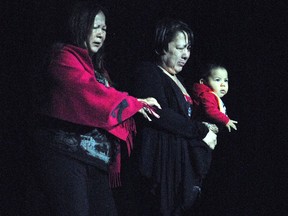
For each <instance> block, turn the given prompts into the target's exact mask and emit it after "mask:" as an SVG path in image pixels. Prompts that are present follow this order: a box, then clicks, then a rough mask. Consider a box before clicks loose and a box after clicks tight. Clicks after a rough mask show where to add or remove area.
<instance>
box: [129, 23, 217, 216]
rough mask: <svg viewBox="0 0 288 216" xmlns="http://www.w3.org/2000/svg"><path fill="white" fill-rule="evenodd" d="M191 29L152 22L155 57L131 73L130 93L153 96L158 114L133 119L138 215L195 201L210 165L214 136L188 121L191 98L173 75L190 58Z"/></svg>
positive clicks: (171, 211)
mask: <svg viewBox="0 0 288 216" xmlns="http://www.w3.org/2000/svg"><path fill="white" fill-rule="evenodd" d="M192 42H193V33H192V31H191V30H190V28H189V27H188V26H187V25H186V24H185V23H183V22H181V21H178V20H170V19H164V20H162V21H160V22H159V23H158V25H157V26H156V34H155V50H154V51H155V56H156V58H155V61H154V62H148V63H147V62H146V63H142V64H141V65H140V66H139V67H138V68H137V70H136V71H135V74H134V75H135V79H134V82H133V84H134V86H135V87H134V90H133V94H134V95H135V96H137V97H147V96H148V95H149V96H150V95H151V96H152V97H155V98H156V99H157V101H158V102H159V104H160V105H161V107H162V109H161V110H159V115H160V116H161V118H159V119H155V120H154V119H153V122H151V123H146V122H143V121H138V122H137V123H138V125H137V127H138V126H139V127H138V128H139V129H138V135H137V136H138V137H137V138H138V139H137V140H138V142H139V143H138V145H137V147H138V148H139V149H138V154H137V155H136V157H137V160H138V169H139V171H140V175H141V181H138V183H139V185H138V187H139V188H141V189H142V191H141V192H140V193H142V194H139V195H138V196H139V197H141V202H140V203H141V206H142V212H141V213H140V215H165V216H171V215H182V213H183V212H185V211H187V210H189V209H190V208H191V207H192V205H193V203H194V202H195V200H196V198H197V196H198V194H199V192H200V190H201V181H202V179H203V178H204V177H205V174H206V173H207V170H208V167H209V161H210V156H211V155H210V152H211V151H210V149H214V147H215V145H216V134H215V133H213V132H212V131H211V130H209V129H208V128H207V127H206V126H205V125H204V124H202V123H200V122H195V121H192V120H191V112H192V100H191V98H190V96H189V95H188V93H187V91H186V89H185V87H184V86H183V83H182V81H181V78H180V77H179V76H178V73H179V72H180V71H182V68H183V66H184V65H185V63H186V62H187V61H188V59H189V56H190V48H191V45H192Z"/></svg>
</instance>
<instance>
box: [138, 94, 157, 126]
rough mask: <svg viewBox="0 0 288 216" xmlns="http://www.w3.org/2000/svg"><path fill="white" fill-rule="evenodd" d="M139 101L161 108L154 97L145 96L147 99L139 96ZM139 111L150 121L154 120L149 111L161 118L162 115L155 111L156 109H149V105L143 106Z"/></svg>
mask: <svg viewBox="0 0 288 216" xmlns="http://www.w3.org/2000/svg"><path fill="white" fill-rule="evenodd" d="M138 101H140V102H141V103H144V104H147V105H149V106H152V107H153V106H156V107H157V108H158V109H161V106H160V104H159V103H158V101H157V100H156V99H155V98H153V97H149V98H145V99H139V98H138ZM138 112H139V113H141V114H142V115H143V116H144V118H146V119H148V121H152V120H151V118H150V117H149V115H148V113H149V114H150V115H152V116H154V117H156V118H160V116H159V115H158V114H157V113H156V112H154V110H152V109H149V108H148V107H143V108H142V109H140V110H139V111H138Z"/></svg>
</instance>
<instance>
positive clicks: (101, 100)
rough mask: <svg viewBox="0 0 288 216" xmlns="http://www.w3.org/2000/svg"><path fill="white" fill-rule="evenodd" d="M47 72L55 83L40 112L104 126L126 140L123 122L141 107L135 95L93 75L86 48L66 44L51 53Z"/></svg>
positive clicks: (79, 122) (74, 121)
mask: <svg viewBox="0 0 288 216" xmlns="http://www.w3.org/2000/svg"><path fill="white" fill-rule="evenodd" d="M49 72H50V74H51V75H52V79H53V80H54V82H55V85H54V86H53V87H52V90H51V98H50V99H49V103H48V104H49V105H48V106H47V107H43V109H42V113H44V114H46V115H48V116H51V117H54V118H58V119H61V120H65V121H68V122H72V123H76V124H82V125H87V126H93V127H98V128H103V129H105V130H107V131H108V132H110V133H111V134H113V135H115V136H116V137H118V138H120V139H122V140H124V141H127V138H128V135H129V130H127V128H125V127H124V126H123V124H122V123H123V122H124V123H125V121H126V120H127V119H129V118H130V117H131V116H133V115H134V114H135V113H136V112H137V111H138V110H140V109H141V108H142V107H143V104H142V103H140V102H139V101H138V100H137V99H136V98H134V97H132V96H129V95H128V94H127V93H125V92H120V91H117V90H116V89H114V88H113V87H105V85H103V84H101V83H99V82H98V81H97V80H96V78H95V73H94V67H93V64H92V62H91V58H90V57H89V55H88V51H87V50H86V49H82V48H79V47H76V46H72V45H66V46H64V47H63V48H62V49H60V50H56V51H54V53H52V61H51V64H50V66H49Z"/></svg>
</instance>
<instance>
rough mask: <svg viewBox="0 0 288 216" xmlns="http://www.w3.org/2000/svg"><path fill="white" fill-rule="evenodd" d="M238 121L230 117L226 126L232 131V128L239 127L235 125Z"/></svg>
mask: <svg viewBox="0 0 288 216" xmlns="http://www.w3.org/2000/svg"><path fill="white" fill-rule="evenodd" d="M237 123H238V122H237V121H234V120H231V119H230V120H229V121H228V123H227V124H226V125H225V126H226V127H227V129H228V131H229V132H231V128H233V129H234V130H237V127H236V125H235V124H237Z"/></svg>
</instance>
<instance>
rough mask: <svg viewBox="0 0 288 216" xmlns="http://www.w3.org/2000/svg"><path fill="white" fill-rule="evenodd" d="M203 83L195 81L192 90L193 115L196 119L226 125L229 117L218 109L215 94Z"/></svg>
mask: <svg viewBox="0 0 288 216" xmlns="http://www.w3.org/2000/svg"><path fill="white" fill-rule="evenodd" d="M211 91H212V89H211V88H209V87H208V86H206V85H204V84H199V83H195V84H194V85H193V90H192V99H193V116H194V118H196V119H197V120H200V121H207V122H210V123H214V124H221V125H224V126H225V125H226V124H227V123H228V121H229V120H230V119H229V117H228V116H227V115H226V114H224V113H222V112H221V111H220V107H219V103H218V99H217V97H216V95H214V94H213V93H211Z"/></svg>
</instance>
